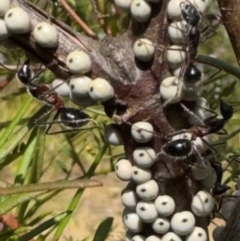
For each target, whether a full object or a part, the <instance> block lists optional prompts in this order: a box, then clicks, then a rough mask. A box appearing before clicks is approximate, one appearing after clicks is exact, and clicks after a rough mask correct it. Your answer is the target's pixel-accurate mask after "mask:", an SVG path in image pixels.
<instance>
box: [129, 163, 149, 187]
mask: <svg viewBox="0 0 240 241" xmlns="http://www.w3.org/2000/svg"><path fill="white" fill-rule="evenodd" d="M151 178H152V172H151V170H150V169H147V168H142V167H138V166H133V168H132V180H133V181H134V182H135V183H137V184H140V183H144V182H147V181H149V180H151Z"/></svg>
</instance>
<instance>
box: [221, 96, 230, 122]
mask: <svg viewBox="0 0 240 241" xmlns="http://www.w3.org/2000/svg"><path fill="white" fill-rule="evenodd" d="M220 112H221V114H222V117H223V119H224V120H225V121H227V120H230V119H231V118H232V116H233V107H232V106H231V105H229V104H227V103H226V102H225V101H223V100H220Z"/></svg>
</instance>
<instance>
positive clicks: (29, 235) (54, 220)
mask: <svg viewBox="0 0 240 241" xmlns="http://www.w3.org/2000/svg"><path fill="white" fill-rule="evenodd" d="M67 215H68V212H64V213H61V214H59V215H57V216H55V217H54V218H51V219H49V220H47V221H45V222H44V223H42V224H41V225H39V226H38V227H36V228H34V229H33V230H32V231H30V232H29V233H27V234H25V235H23V236H21V237H19V238H18V241H29V240H31V239H32V238H34V237H35V236H37V235H38V234H41V233H42V232H44V231H45V230H47V229H49V228H50V227H52V226H54V225H56V224H57V223H59V222H61V220H63V219H64V218H65V217H66V216H67Z"/></svg>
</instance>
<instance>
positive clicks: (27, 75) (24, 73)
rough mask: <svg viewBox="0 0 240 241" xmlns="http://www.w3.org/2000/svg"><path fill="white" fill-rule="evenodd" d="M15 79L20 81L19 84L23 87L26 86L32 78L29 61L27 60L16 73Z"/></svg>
mask: <svg viewBox="0 0 240 241" xmlns="http://www.w3.org/2000/svg"><path fill="white" fill-rule="evenodd" d="M17 77H18V79H19V80H20V82H21V83H22V84H24V85H28V84H29V82H30V80H31V77H32V71H31V69H30V59H27V60H26V61H25V62H24V63H23V65H22V67H21V68H20V69H19V71H18V72H17Z"/></svg>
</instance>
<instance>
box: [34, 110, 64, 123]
mask: <svg viewBox="0 0 240 241" xmlns="http://www.w3.org/2000/svg"><path fill="white" fill-rule="evenodd" d="M55 110H56V108H55V107H54V108H50V109H49V110H48V111H46V112H45V113H44V114H43V115H41V116H40V117H39V118H37V119H35V120H34V123H35V125H38V126H41V125H45V124H44V123H41V122H40V121H41V120H42V119H44V118H45V117H46V116H48V115H49V114H51V113H52V112H53V111H55ZM59 111H60V110H58V111H57V114H59V113H58V112H59ZM57 114H56V115H57Z"/></svg>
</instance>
